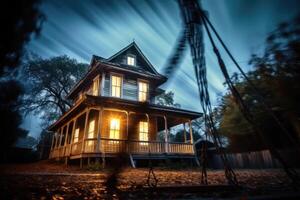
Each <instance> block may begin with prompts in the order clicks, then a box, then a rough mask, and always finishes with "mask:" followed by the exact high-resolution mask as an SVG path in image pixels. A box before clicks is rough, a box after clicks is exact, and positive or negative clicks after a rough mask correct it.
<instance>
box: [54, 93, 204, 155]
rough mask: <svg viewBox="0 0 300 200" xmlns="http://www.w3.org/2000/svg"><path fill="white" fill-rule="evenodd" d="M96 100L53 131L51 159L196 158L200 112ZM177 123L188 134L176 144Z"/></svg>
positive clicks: (57, 124)
mask: <svg viewBox="0 0 300 200" xmlns="http://www.w3.org/2000/svg"><path fill="white" fill-rule="evenodd" d="M87 100H88V99H87ZM92 100H93V101H89V102H86V103H85V104H79V106H78V107H77V108H76V109H74V110H71V111H69V112H68V113H66V114H65V115H64V116H62V117H61V119H59V120H58V121H57V123H55V124H54V125H53V126H52V127H51V128H50V130H51V131H53V138H52V145H51V151H50V155H49V158H50V159H53V158H55V159H60V158H65V159H78V158H84V157H102V158H103V157H114V156H117V155H118V154H120V153H126V154H128V155H130V156H135V157H139V158H143V157H144V158H147V157H152V158H153V157H157V158H162V159H163V158H167V157H176V158H186V157H188V158H192V157H194V155H195V154H194V149H193V133H192V128H191V120H192V119H195V118H197V117H199V113H196V112H192V111H185V110H182V109H178V108H169V107H165V106H157V105H151V104H147V105H146V104H141V105H137V104H136V102H130V101H128V100H127V101H124V100H118V99H113V103H114V105H115V106H114V108H112V107H109V105H112V102H110V101H112V99H111V98H107V99H106V98H97V99H96V100H102V101H103V102H95V101H94V100H95V99H92ZM118 101H120V102H118ZM123 101H124V102H123ZM121 103H126V105H122V104H121ZM129 103H130V104H129ZM99 104H101V106H98V105H99ZM178 125H179V126H181V127H183V130H184V133H183V136H182V141H180V142H173V141H171V140H170V130H171V128H172V127H174V126H178Z"/></svg>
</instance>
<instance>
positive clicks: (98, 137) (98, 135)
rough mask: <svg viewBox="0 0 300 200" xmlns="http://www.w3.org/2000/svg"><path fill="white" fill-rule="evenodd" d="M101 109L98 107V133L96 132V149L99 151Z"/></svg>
mask: <svg viewBox="0 0 300 200" xmlns="http://www.w3.org/2000/svg"><path fill="white" fill-rule="evenodd" d="M102 111H103V109H102V108H100V110H99V114H98V133H97V148H96V151H97V152H100V150H101V148H100V145H101V144H100V142H101V128H102Z"/></svg>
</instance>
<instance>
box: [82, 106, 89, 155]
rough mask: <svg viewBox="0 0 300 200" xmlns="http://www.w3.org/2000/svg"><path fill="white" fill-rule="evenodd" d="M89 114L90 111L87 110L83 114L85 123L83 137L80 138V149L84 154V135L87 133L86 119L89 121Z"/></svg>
mask: <svg viewBox="0 0 300 200" xmlns="http://www.w3.org/2000/svg"><path fill="white" fill-rule="evenodd" d="M89 114H90V109H88V110H87V111H86V113H85V122H84V129H83V137H82V144H81V146H82V148H81V153H83V152H84V147H85V138H86V133H87V131H88V130H87V129H88V128H87V127H88V126H87V124H88V119H89Z"/></svg>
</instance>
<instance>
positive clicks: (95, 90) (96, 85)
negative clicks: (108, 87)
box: [93, 78, 99, 96]
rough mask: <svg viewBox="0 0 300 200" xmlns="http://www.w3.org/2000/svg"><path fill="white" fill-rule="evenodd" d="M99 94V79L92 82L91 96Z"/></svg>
mask: <svg viewBox="0 0 300 200" xmlns="http://www.w3.org/2000/svg"><path fill="white" fill-rule="evenodd" d="M98 94H99V78H96V79H94V80H93V95H94V96H98Z"/></svg>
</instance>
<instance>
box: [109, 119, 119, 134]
mask: <svg viewBox="0 0 300 200" xmlns="http://www.w3.org/2000/svg"><path fill="white" fill-rule="evenodd" d="M109 138H111V139H120V119H116V118H112V119H111V120H110V129H109Z"/></svg>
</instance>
